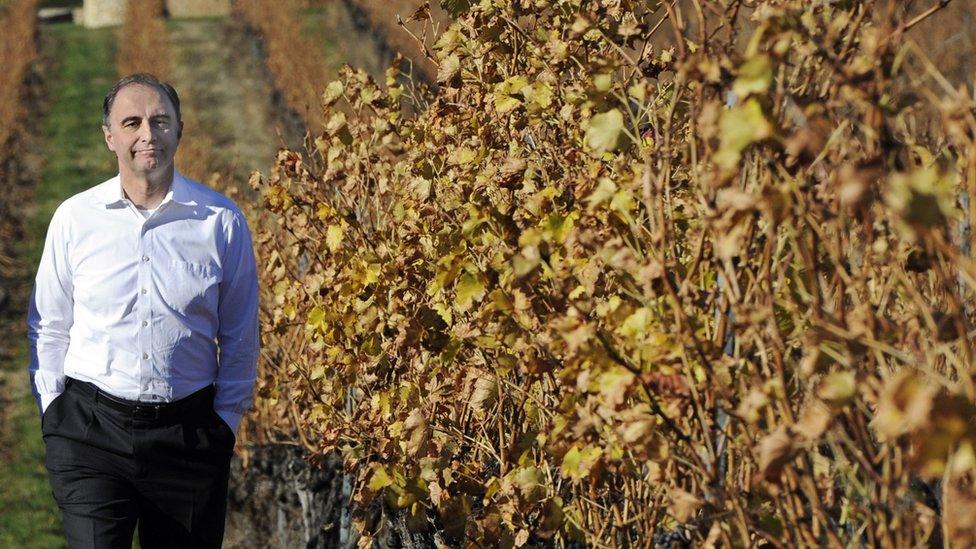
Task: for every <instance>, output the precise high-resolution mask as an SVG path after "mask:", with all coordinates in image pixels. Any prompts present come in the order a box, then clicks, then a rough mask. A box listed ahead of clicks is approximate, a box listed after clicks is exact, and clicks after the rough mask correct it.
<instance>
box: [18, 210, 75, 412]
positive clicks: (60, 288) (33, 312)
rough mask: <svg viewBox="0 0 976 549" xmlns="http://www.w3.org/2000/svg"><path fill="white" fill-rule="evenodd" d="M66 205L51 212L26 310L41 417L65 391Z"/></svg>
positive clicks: (69, 308) (70, 318) (69, 319)
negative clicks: (51, 215)
mask: <svg viewBox="0 0 976 549" xmlns="http://www.w3.org/2000/svg"><path fill="white" fill-rule="evenodd" d="M64 210H65V206H64V205H63V204H62V205H61V206H59V207H58V209H57V210H55V212H54V216H53V217H52V218H51V223H50V225H49V226H48V229H47V237H46V238H45V239H44V251H43V252H42V254H41V262H40V264H39V265H38V267H37V277H36V278H35V279H34V289H33V291H32V292H31V298H30V303H29V304H28V308H27V338H28V340H29V341H30V366H29V367H28V371H29V372H30V380H31V391H32V392H33V393H34V398H35V399H36V400H37V406H38V408H39V409H40V412H41V414H43V413H44V410H46V409H47V406H48V404H50V403H51V401H53V400H54V399H55V397H57V396H58V395H59V394H61V392H62V391H64V356H65V354H67V352H68V342H69V340H70V338H69V335H68V333H69V330H70V329H71V325H72V323H73V322H74V297H73V288H74V286H73V284H72V280H71V265H70V264H69V263H68V249H67V246H68V236H67V233H68V226H67V216H66V213H65V211H64Z"/></svg>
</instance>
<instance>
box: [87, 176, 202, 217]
mask: <svg viewBox="0 0 976 549" xmlns="http://www.w3.org/2000/svg"><path fill="white" fill-rule="evenodd" d="M124 199H125V194H124V193H123V192H122V176H121V175H116V176H115V177H113V178H112V179H109V180H108V181H106V182H105V183H104V184H103V186H102V188H100V189H97V191H96V193H95V197H94V202H95V204H100V205H102V206H105V207H106V208H108V207H110V206H116V205H119V204H121V203H122V201H123V200H124ZM170 201H173V202H176V203H177V204H183V205H184V206H194V205H196V201H195V200H193V189H192V188H191V187H190V183H189V182H188V181H187V180H186V178H184V177H183V175H182V174H180V172H178V171H176V170H173V183H172V184H171V185H170V186H169V190H168V191H166V196H164V197H163V201H162V202H160V203H159V205H160V206H162V205H163V204H165V203H167V202H170Z"/></svg>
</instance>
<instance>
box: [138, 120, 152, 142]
mask: <svg viewBox="0 0 976 549" xmlns="http://www.w3.org/2000/svg"><path fill="white" fill-rule="evenodd" d="M155 137H156V134H155V133H153V129H152V124H150V123H149V122H148V121H147V122H143V123H142V124H141V125H140V126H139V140H140V141H154V140H155Z"/></svg>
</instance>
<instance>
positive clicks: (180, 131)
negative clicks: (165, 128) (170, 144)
mask: <svg viewBox="0 0 976 549" xmlns="http://www.w3.org/2000/svg"><path fill="white" fill-rule="evenodd" d="M180 139H183V121H182V120H180V129H178V130H176V140H177V141H179V140H180Z"/></svg>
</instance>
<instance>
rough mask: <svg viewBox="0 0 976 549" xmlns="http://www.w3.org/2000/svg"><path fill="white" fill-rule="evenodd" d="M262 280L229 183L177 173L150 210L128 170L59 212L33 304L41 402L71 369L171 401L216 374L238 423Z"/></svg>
mask: <svg viewBox="0 0 976 549" xmlns="http://www.w3.org/2000/svg"><path fill="white" fill-rule="evenodd" d="M257 315H258V291H257V271H256V266H255V262H254V250H253V248H252V243H251V234H250V231H249V230H248V226H247V222H246V221H245V219H244V216H243V214H242V213H241V211H240V209H238V207H237V205H236V204H234V203H233V201H231V200H230V199H228V198H227V197H225V196H223V195H222V194H220V193H218V192H216V191H214V190H212V189H210V188H207V187H206V186H204V185H201V184H200V183H197V182H196V181H191V180H189V179H186V178H184V177H183V176H181V175H180V174H179V173H175V175H174V177H173V184H172V185H171V186H170V189H169V192H168V193H167V194H166V196H165V198H163V201H162V202H161V203H160V205H159V207H158V208H156V209H155V210H152V211H144V212H141V213H140V212H139V211H138V210H137V209H136V207H135V205H134V204H133V203H132V202H131V201H129V200H128V199H126V198H125V195H124V194H123V192H122V184H121V179H120V178H119V176H116V177H113V178H112V179H109V180H108V181H105V182H104V183H101V184H99V185H96V186H94V187H92V188H90V189H88V190H85V191H83V192H81V193H78V194H76V195H74V196H72V197H71V198H69V199H67V200H65V201H64V202H63V203H62V204H61V205H60V206H58V208H57V210H56V211H55V212H54V216H53V217H52V219H51V224H50V226H49V227H48V232H47V237H46V239H45V242H44V252H43V255H42V256H41V262H40V265H39V266H38V271H37V278H36V280H35V283H34V290H33V292H32V294H31V300H30V305H29V309H28V314H27V326H28V330H27V331H28V338H29V340H30V351H31V355H30V376H31V383H32V386H33V391H34V396H35V398H36V399H37V401H38V406H39V407H40V410H41V413H43V412H44V410H45V409H47V406H48V404H50V403H51V401H53V400H54V398H55V397H57V396H58V395H59V394H60V393H61V392H62V391H63V390H64V381H65V376H70V377H73V378H75V379H79V380H83V381H87V382H90V383H93V384H95V385H96V386H98V387H99V388H101V389H102V390H104V391H106V392H108V393H110V394H112V395H115V396H117V397H120V398H124V399H129V400H138V401H146V402H170V401H173V400H177V399H180V398H183V397H185V396H187V395H189V394H191V393H193V392H195V391H197V390H199V389H202V388H204V387H206V386H207V385H210V384H212V383H213V384H215V385H216V396H215V397H214V408H215V410H216V411H217V413H218V414H219V415H220V417H221V418H222V419H223V420H224V421H225V422H226V423H227V425H229V426H230V427H231V429H233V430H234V432H235V433H236V432H237V427H238V424H239V423H240V418H241V415H242V414H243V413H244V412H246V411H247V409H248V408H249V407H250V405H251V401H252V389H253V386H254V381H255V377H256V363H257V355H258V347H259V341H258V339H259V336H258V316H257Z"/></svg>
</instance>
